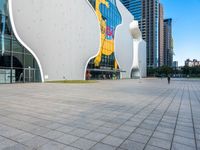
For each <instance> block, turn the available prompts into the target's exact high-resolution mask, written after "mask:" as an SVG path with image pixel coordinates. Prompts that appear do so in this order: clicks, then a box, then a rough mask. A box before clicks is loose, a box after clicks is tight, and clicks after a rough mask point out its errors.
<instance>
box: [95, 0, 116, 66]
mask: <svg viewBox="0 0 200 150" xmlns="http://www.w3.org/2000/svg"><path fill="white" fill-rule="evenodd" d="M100 4H104V5H106V7H107V8H109V3H108V2H107V1H106V0H96V10H95V11H96V15H97V17H98V20H99V22H100V26H101V43H100V44H101V50H100V52H99V53H98V55H97V57H96V58H95V60H94V64H95V66H99V64H100V62H101V58H102V54H104V55H107V56H109V55H111V54H112V53H113V52H114V40H113V39H112V40H108V39H106V21H105V20H103V17H102V14H101V12H100V10H99V5H100ZM115 66H116V68H117V65H116V63H115Z"/></svg>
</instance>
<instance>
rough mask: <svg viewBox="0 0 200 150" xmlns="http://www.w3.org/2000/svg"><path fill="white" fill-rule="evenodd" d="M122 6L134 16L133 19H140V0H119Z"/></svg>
mask: <svg viewBox="0 0 200 150" xmlns="http://www.w3.org/2000/svg"><path fill="white" fill-rule="evenodd" d="M120 1H121V2H122V3H123V4H124V6H125V7H126V8H127V9H128V10H129V11H130V13H131V14H132V15H133V16H134V19H135V20H138V21H140V20H141V19H142V1H141V0H120Z"/></svg>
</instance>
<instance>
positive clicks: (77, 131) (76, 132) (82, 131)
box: [69, 128, 90, 137]
mask: <svg viewBox="0 0 200 150" xmlns="http://www.w3.org/2000/svg"><path fill="white" fill-rule="evenodd" d="M89 133H90V130H85V129H78V128H77V129H75V130H73V131H71V132H69V134H72V135H75V136H78V137H84V136H85V135H87V134H89Z"/></svg>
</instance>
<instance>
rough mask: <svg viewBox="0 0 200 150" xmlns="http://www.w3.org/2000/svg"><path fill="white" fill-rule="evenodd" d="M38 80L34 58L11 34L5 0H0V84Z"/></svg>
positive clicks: (38, 73)
mask: <svg viewBox="0 0 200 150" xmlns="http://www.w3.org/2000/svg"><path fill="white" fill-rule="evenodd" d="M40 81H41V76H40V70H39V67H38V64H37V62H36V60H35V59H34V57H33V56H32V54H30V52H29V51H28V50H26V49H25V48H24V47H23V46H22V45H21V44H20V43H19V42H18V41H17V39H16V38H15V36H14V35H13V32H12V29H11V24H10V21H9V17H8V10H7V0H0V84H1V83H24V82H40Z"/></svg>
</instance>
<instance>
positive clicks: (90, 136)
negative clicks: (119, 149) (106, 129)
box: [85, 132, 107, 142]
mask: <svg viewBox="0 0 200 150" xmlns="http://www.w3.org/2000/svg"><path fill="white" fill-rule="evenodd" d="M106 136H107V135H106V134H103V133H99V132H91V133H89V134H88V135H86V136H85V138H86V139H89V140H92V141H96V142H99V141H101V140H102V139H103V138H105V137H106Z"/></svg>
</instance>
